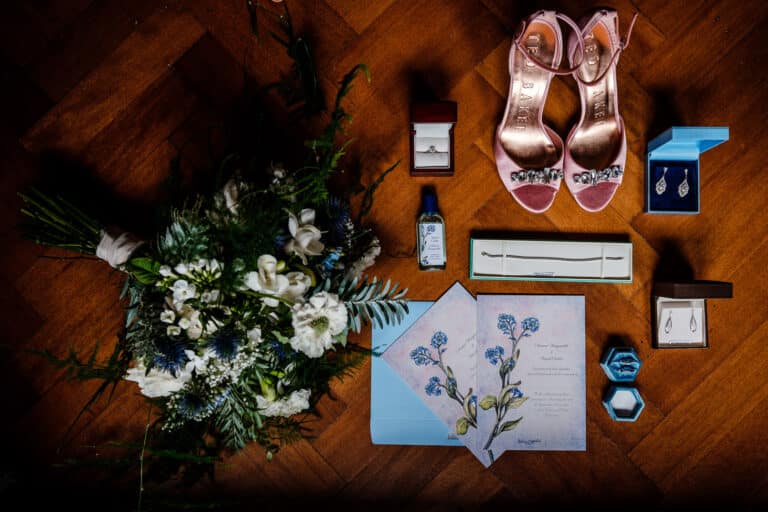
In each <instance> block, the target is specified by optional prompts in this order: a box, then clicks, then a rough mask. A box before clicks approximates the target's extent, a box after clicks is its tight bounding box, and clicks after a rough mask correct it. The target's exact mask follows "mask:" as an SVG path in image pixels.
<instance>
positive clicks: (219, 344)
mask: <svg viewBox="0 0 768 512" xmlns="http://www.w3.org/2000/svg"><path fill="white" fill-rule="evenodd" d="M241 344H242V340H241V339H240V338H239V337H238V336H237V334H235V333H234V332H232V331H231V330H229V329H221V330H219V331H218V332H217V333H216V336H214V337H213V338H211V340H210V341H209V342H208V345H209V346H210V347H211V348H212V349H213V352H214V353H215V354H216V356H217V357H218V358H219V359H226V360H228V359H232V358H233V357H235V356H236V355H237V351H238V349H239V348H240V345H241Z"/></svg>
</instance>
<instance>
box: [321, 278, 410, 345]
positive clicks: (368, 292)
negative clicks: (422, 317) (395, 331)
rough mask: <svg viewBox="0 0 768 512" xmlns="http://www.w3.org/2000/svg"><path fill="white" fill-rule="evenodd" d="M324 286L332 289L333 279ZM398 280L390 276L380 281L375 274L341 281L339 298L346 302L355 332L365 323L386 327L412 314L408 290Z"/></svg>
mask: <svg viewBox="0 0 768 512" xmlns="http://www.w3.org/2000/svg"><path fill="white" fill-rule="evenodd" d="M321 288H322V289H325V290H328V289H330V288H331V283H330V281H328V280H326V282H325V283H323V285H322V287H321ZM399 288H400V285H399V284H398V283H394V284H393V283H392V282H391V281H390V280H389V279H388V280H386V281H379V279H378V278H376V277H374V278H373V279H372V280H371V281H368V277H363V278H362V279H361V278H359V277H353V278H351V279H350V278H349V277H345V278H344V279H343V280H342V281H341V283H339V286H338V290H339V293H338V295H339V298H340V299H341V300H342V301H343V302H344V305H345V306H346V307H347V312H348V313H349V325H350V327H351V328H352V330H354V331H355V332H360V330H361V329H362V326H363V324H369V323H372V324H373V325H375V326H377V327H384V326H385V325H390V324H394V323H397V322H399V321H401V320H402V319H403V318H404V317H405V315H406V314H407V313H408V300H407V299H406V298H405V294H406V293H407V292H408V289H407V288H405V289H402V290H399Z"/></svg>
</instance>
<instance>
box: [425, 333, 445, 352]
mask: <svg viewBox="0 0 768 512" xmlns="http://www.w3.org/2000/svg"><path fill="white" fill-rule="evenodd" d="M446 343H448V336H446V335H445V333H444V332H443V331H437V332H436V333H435V334H433V335H432V341H430V342H429V344H430V345H432V346H433V347H435V348H440V347H442V346H443V345H445V344H446Z"/></svg>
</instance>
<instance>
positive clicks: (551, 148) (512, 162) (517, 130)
mask: <svg viewBox="0 0 768 512" xmlns="http://www.w3.org/2000/svg"><path fill="white" fill-rule="evenodd" d="M558 19H560V20H563V21H564V22H565V23H567V24H568V25H570V26H571V27H572V28H573V30H574V32H575V34H576V42H575V43H574V44H576V45H577V46H580V47H583V45H581V44H580V43H579V41H580V40H581V34H580V29H579V27H578V25H576V23H574V22H573V21H572V20H571V19H570V18H568V17H567V16H565V15H563V14H560V13H556V12H554V11H538V12H536V13H534V14H532V15H531V16H529V17H528V18H527V19H526V20H525V21H523V23H522V24H521V28H520V30H519V33H518V35H517V36H516V37H515V39H514V41H513V43H512V46H511V49H510V52H509V75H510V81H509V96H508V97H507V105H506V110H505V111H504V117H503V119H502V121H501V123H500V124H499V126H498V128H497V130H496V138H495V144H494V153H495V156H496V166H497V168H498V172H499V177H500V178H501V181H502V182H503V183H504V186H505V187H506V188H507V190H508V191H509V192H510V193H511V194H512V197H514V198H515V200H516V201H517V202H518V203H519V204H520V205H521V206H522V207H523V208H525V209H526V210H528V211H531V212H534V213H541V212H543V211H545V210H546V209H547V208H549V207H550V206H551V205H552V202H553V201H554V200H555V194H556V193H557V191H558V190H559V189H560V183H561V182H562V179H563V171H562V169H563V154H564V152H563V141H562V139H561V138H560V137H559V136H558V135H557V134H556V133H555V132H554V131H553V130H552V129H551V128H549V126H547V125H545V124H544V122H543V120H542V115H543V112H544V102H545V101H546V97H547V92H548V91H549V84H550V82H551V81H552V77H553V76H554V75H556V74H561V75H565V74H570V73H573V72H574V69H575V67H574V68H571V69H565V70H560V69H558V68H559V66H560V61H561V59H562V54H563V36H562V32H561V30H560V24H559V23H558ZM582 53H583V52H582ZM578 64H581V62H579V63H578ZM578 64H577V66H578Z"/></svg>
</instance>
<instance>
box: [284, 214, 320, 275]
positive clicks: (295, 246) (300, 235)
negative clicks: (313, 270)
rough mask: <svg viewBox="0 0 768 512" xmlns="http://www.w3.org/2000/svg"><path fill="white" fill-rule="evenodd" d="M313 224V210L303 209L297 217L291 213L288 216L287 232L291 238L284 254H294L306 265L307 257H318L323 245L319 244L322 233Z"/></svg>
mask: <svg viewBox="0 0 768 512" xmlns="http://www.w3.org/2000/svg"><path fill="white" fill-rule="evenodd" d="M314 223H315V210H312V209H310V208H305V209H303V210H301V212H300V213H299V216H298V217H296V215H294V214H293V213H291V214H289V215H288V231H290V233H291V236H292V237H293V239H292V240H290V241H289V242H288V243H287V244H285V252H287V253H288V254H296V255H297V256H298V257H299V258H301V261H302V263H304V264H305V265H306V264H307V256H319V255H320V254H322V252H323V249H324V248H325V245H323V243H322V242H320V237H321V236H322V233H321V232H320V230H319V229H317V228H316V227H315V226H314V225H313V224H314Z"/></svg>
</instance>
